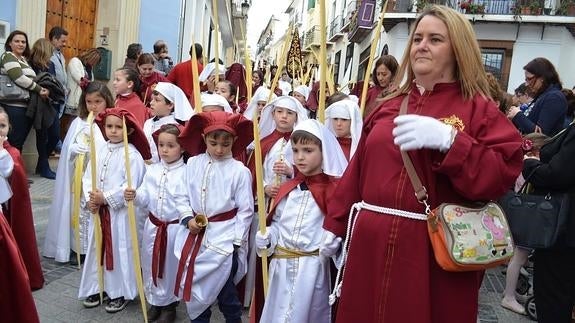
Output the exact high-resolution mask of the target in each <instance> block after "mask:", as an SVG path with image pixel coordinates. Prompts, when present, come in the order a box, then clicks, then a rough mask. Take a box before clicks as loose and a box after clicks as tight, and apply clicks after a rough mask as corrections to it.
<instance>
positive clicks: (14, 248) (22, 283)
mask: <svg viewBox="0 0 575 323" xmlns="http://www.w3.org/2000/svg"><path fill="white" fill-rule="evenodd" d="M0 264H2V270H0V285H1V286H2V288H0V311H1V312H2V320H3V321H4V322H31V323H35V322H40V320H39V319H38V313H37V312H36V304H34V298H33V297H32V292H31V291H30V282H29V281H28V274H27V272H26V266H25V265H24V260H22V256H21V255H20V251H19V250H18V244H17V243H16V239H14V235H13V234H12V230H11V229H10V226H9V225H8V222H6V219H5V218H4V215H3V214H2V212H0Z"/></svg>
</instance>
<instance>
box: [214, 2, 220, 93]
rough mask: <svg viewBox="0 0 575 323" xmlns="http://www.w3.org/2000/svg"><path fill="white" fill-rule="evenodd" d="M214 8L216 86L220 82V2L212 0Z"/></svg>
mask: <svg viewBox="0 0 575 323" xmlns="http://www.w3.org/2000/svg"><path fill="white" fill-rule="evenodd" d="M212 8H213V14H214V31H215V35H216V41H215V42H214V50H215V56H214V57H215V63H216V84H218V82H219V81H220V44H219V40H220V35H219V34H220V28H219V25H218V0H212Z"/></svg>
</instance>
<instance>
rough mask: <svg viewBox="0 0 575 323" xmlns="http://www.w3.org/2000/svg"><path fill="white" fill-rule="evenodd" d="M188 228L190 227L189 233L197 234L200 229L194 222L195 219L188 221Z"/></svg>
mask: <svg viewBox="0 0 575 323" xmlns="http://www.w3.org/2000/svg"><path fill="white" fill-rule="evenodd" d="M188 229H190V233H192V234H198V233H200V231H202V228H201V227H200V226H198V224H197V223H196V219H191V220H190V221H188Z"/></svg>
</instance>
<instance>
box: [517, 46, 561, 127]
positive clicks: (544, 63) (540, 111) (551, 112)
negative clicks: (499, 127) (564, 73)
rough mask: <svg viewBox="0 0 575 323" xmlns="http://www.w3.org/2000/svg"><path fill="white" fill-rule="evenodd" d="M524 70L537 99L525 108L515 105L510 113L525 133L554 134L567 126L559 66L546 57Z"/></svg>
mask: <svg viewBox="0 0 575 323" xmlns="http://www.w3.org/2000/svg"><path fill="white" fill-rule="evenodd" d="M523 70H524V71H525V85H527V88H528V89H529V92H530V93H531V96H532V97H533V99H534V103H533V104H531V105H530V106H529V107H528V108H527V109H526V110H525V111H523V112H521V110H520V108H518V107H511V108H510V109H509V111H508V112H507V117H508V118H509V119H510V120H511V121H512V122H513V124H514V125H515V126H516V127H517V129H519V131H521V133H523V134H528V133H532V132H540V133H543V134H545V135H547V136H550V137H552V136H553V135H555V134H557V133H558V132H559V131H561V130H562V129H563V125H564V121H565V112H566V111H567V100H566V99H565V96H564V95H563V93H561V88H562V85H561V80H560V79H559V75H558V74H557V71H556V70H555V66H553V64H552V63H551V62H550V61H549V60H548V59H546V58H543V57H537V58H534V59H533V60H531V61H530V62H529V63H527V65H525V66H524V67H523Z"/></svg>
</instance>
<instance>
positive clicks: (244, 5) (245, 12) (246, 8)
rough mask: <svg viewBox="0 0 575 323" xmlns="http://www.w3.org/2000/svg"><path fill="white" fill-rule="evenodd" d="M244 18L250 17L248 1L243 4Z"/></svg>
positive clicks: (245, 0)
mask: <svg viewBox="0 0 575 323" xmlns="http://www.w3.org/2000/svg"><path fill="white" fill-rule="evenodd" d="M241 6H242V16H244V17H247V16H248V10H250V3H249V1H248V0H244V1H243V2H242V5H241Z"/></svg>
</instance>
